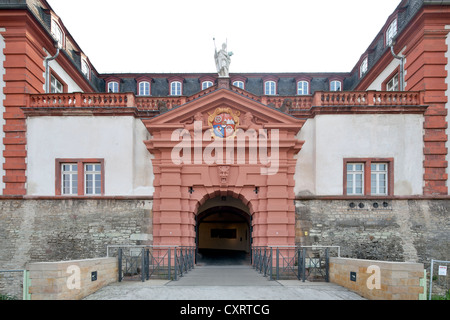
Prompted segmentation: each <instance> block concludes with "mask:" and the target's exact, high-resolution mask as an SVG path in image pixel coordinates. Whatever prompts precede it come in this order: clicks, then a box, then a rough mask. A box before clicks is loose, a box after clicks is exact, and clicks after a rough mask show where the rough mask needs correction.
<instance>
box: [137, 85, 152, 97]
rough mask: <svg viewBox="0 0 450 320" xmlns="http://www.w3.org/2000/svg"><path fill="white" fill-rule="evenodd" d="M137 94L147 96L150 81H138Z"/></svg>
mask: <svg viewBox="0 0 450 320" xmlns="http://www.w3.org/2000/svg"><path fill="white" fill-rule="evenodd" d="M138 87H139V92H138V95H139V96H149V95H150V82H148V81H141V82H139V86H138Z"/></svg>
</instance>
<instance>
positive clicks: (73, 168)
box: [61, 163, 78, 194]
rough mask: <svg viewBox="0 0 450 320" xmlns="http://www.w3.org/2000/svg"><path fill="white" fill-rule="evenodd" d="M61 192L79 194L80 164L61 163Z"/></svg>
mask: <svg viewBox="0 0 450 320" xmlns="http://www.w3.org/2000/svg"><path fill="white" fill-rule="evenodd" d="M61 193H62V194H78V166H77V164H76V163H64V164H62V165H61Z"/></svg>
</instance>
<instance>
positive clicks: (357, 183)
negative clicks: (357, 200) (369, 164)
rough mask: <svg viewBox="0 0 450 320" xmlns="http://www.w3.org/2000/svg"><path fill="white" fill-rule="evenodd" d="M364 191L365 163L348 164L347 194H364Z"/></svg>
mask: <svg viewBox="0 0 450 320" xmlns="http://www.w3.org/2000/svg"><path fill="white" fill-rule="evenodd" d="M363 193H364V164H363V163H349V164H347V194H348V195H362V194H363Z"/></svg>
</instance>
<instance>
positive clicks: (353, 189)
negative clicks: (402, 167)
mask: <svg viewBox="0 0 450 320" xmlns="http://www.w3.org/2000/svg"><path fill="white" fill-rule="evenodd" d="M393 177H394V159H392V158H387V159H379V158H374V159H357V158H355V159H344V194H345V195H349V196H388V195H393V189H394V185H393V184H394V179H393Z"/></svg>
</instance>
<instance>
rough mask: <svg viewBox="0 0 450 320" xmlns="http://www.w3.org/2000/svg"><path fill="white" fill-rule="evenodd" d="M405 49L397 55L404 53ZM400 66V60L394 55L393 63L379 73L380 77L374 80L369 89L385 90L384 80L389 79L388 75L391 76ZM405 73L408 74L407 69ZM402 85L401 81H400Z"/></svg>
mask: <svg viewBox="0 0 450 320" xmlns="http://www.w3.org/2000/svg"><path fill="white" fill-rule="evenodd" d="M403 51H404V49H403V50H402V53H400V54H398V53H396V54H397V55H400V56H401V55H402V54H403ZM405 65H406V59H405ZM399 66H400V60H398V59H395V58H394V57H392V61H391V63H390V64H389V65H388V66H387V67H386V69H384V70H383V71H382V72H381V73H380V74H379V75H378V77H377V78H376V79H375V81H373V82H372V83H371V84H370V86H369V87H368V88H367V90H376V91H382V90H383V88H382V87H383V82H385V81H386V80H388V77H389V76H391V75H392V74H393V73H394V71H395V70H396V69H397V68H398V67H399ZM405 75H406V70H405ZM399 85H400V83H399ZM405 88H406V83H405Z"/></svg>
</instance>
